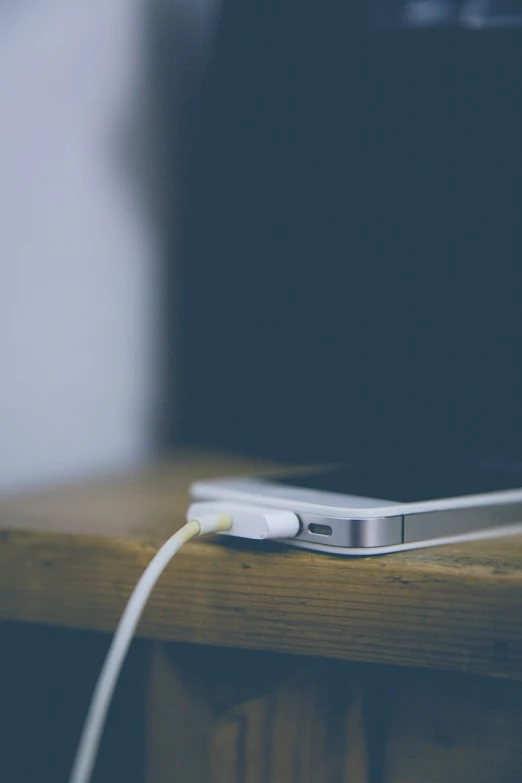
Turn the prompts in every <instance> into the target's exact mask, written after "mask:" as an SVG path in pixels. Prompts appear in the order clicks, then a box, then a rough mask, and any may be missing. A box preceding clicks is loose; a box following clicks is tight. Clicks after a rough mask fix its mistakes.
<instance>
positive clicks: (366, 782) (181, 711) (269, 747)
mask: <svg viewBox="0 0 522 783" xmlns="http://www.w3.org/2000/svg"><path fill="white" fill-rule="evenodd" d="M154 660H155V663H154V667H153V678H152V681H151V690H150V700H149V715H150V721H149V749H150V753H149V756H148V762H149V763H148V768H147V769H148V777H147V783H174V781H177V780H183V781H187V783H315V781H321V783H419V781H422V782H423V783H491V781H495V783H519V781H520V780H522V746H521V743H520V736H521V731H522V683H508V682H505V681H501V680H490V679H484V678H477V677H470V676H468V675H455V674H450V673H445V672H431V671H414V670H406V669H397V668H392V667H375V666H369V665H361V664H359V665H357V664H348V663H345V662H327V661H318V660H311V659H307V658H296V657H293V656H281V655H273V654H268V653H251V652H247V651H227V650H217V651H216V650H212V649H208V648H203V647H202V648H199V649H197V648H193V647H190V648H188V649H183V647H173V646H171V645H163V644H162V645H157V647H156V651H155V658H154Z"/></svg>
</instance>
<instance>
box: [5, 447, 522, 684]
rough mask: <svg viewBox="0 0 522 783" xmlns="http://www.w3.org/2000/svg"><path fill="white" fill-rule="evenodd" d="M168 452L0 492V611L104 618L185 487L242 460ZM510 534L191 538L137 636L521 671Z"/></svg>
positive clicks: (519, 558)
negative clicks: (353, 544) (379, 543)
mask: <svg viewBox="0 0 522 783" xmlns="http://www.w3.org/2000/svg"><path fill="white" fill-rule="evenodd" d="M251 469H252V466H251V465H246V464H245V463H242V462H240V461H239V462H238V461H236V462H234V461H231V460H229V461H227V460H226V459H224V458H220V459H217V460H216V459H215V458H201V457H197V456H194V457H185V456H183V457H180V458H179V459H177V461H175V462H174V463H172V464H171V465H170V466H164V467H162V468H158V469H156V470H151V471H149V472H145V473H143V474H141V475H139V476H137V477H126V478H125V477H124V478H121V479H119V480H112V481H105V482H94V483H92V484H91V485H87V486H85V485H80V486H78V487H72V488H68V489H65V490H54V491H48V492H44V493H36V494H34V495H31V496H27V497H25V498H13V499H5V500H3V501H1V502H0V527H1V528H3V530H2V531H1V533H0V617H1V618H7V619H19V620H24V621H29V622H44V623H52V624H55V625H63V626H67V627H76V628H93V629H98V630H105V631H111V630H113V629H114V627H115V625H116V622H117V620H118V618H119V615H120V613H121V611H122V609H123V606H124V603H125V601H126V599H127V598H128V596H129V594H130V592H131V590H132V588H133V586H134V584H135V583H136V581H137V579H138V578H139V575H140V573H141V572H142V571H143V569H144V568H145V566H146V564H147V562H148V561H149V560H150V558H151V557H152V555H153V553H154V551H155V550H156V548H157V546H158V545H159V543H160V542H161V541H162V540H163V539H164V538H166V537H167V536H168V535H169V534H170V533H171V532H172V531H173V530H175V529H176V528H177V527H179V526H180V525H181V524H182V522H183V516H184V512H185V508H186V503H187V500H186V489H187V484H188V483H189V481H190V480H192V479H193V478H196V477H198V476H205V475H211V474H212V473H214V474H216V473H223V474H226V473H229V472H239V471H240V470H243V471H246V470H251ZM521 608H522V537H516V536H515V537H512V538H507V539H502V540H497V541H487V542H475V543H469V544H465V545H464V544H461V545H457V546H451V547H441V548H438V549H426V550H419V551H416V552H409V553H402V554H397V555H389V556H386V557H380V558H367V559H354V560H348V559H345V558H335V557H329V556H325V555H319V554H315V553H309V552H304V551H298V550H294V549H290V548H283V547H280V546H277V545H270V544H266V545H265V544H259V543H255V542H238V541H234V540H232V539H227V540H224V539H222V538H221V539H218V538H216V539H213V540H211V539H207V540H204V541H197V542H194V543H190V544H189V545H187V547H186V548H185V549H184V550H183V551H182V552H181V553H180V554H179V555H178V556H177V558H176V560H175V562H174V563H173V564H172V565H171V566H170V567H169V568H168V570H167V572H166V573H165V574H164V576H163V577H162V579H161V580H160V582H159V584H158V585H157V587H156V590H155V592H154V594H153V596H152V598H151V601H150V604H149V606H148V607H147V610H146V612H145V615H144V618H143V622H142V624H141V627H140V633H141V634H142V635H145V636H148V637H151V638H156V639H163V640H173V641H183V642H196V643H203V644H212V645H222V646H236V647H244V648H251V649H264V650H273V651H279V652H292V653H299V654H302V655H315V656H325V657H330V658H339V659H347V660H353V661H370V662H380V663H394V664H401V665H412V666H420V667H429V668H442V669H453V670H456V671H463V672H473V673H477V674H486V675H493V676H500V677H509V678H521V677H522V622H521Z"/></svg>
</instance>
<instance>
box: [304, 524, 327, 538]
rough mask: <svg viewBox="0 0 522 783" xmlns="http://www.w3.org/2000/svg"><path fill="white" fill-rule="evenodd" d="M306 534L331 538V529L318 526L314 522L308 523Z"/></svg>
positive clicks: (325, 526)
mask: <svg viewBox="0 0 522 783" xmlns="http://www.w3.org/2000/svg"><path fill="white" fill-rule="evenodd" d="M308 532H309V533H313V534H314V535H315V536H331V535H332V528H331V527H330V525H318V524H316V523H315V522H310V524H309V525H308Z"/></svg>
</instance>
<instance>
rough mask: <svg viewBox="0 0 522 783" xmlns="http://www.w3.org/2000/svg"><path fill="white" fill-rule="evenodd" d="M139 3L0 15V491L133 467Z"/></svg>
mask: <svg viewBox="0 0 522 783" xmlns="http://www.w3.org/2000/svg"><path fill="white" fill-rule="evenodd" d="M141 14H142V10H141V3H140V0H74V2H71V0H39V2H37V1H29V0H24V2H20V3H5V2H4V3H3V4H0V489H3V490H5V489H10V488H13V487H17V486H19V485H21V484H32V483H35V482H37V483H41V482H45V481H48V480H53V481H54V480H56V479H62V478H64V477H68V476H77V475H80V474H86V473H93V472H95V473H97V472H100V471H103V470H107V469H121V468H125V467H128V466H129V465H133V464H135V463H137V462H140V461H141V460H143V459H144V458H146V456H147V453H148V448H149V446H148V442H149V433H148V423H149V418H150V414H151V411H152V409H153V405H154V394H155V369H154V362H153V351H152V341H153V331H154V291H155V286H156V281H155V263H154V256H155V251H154V237H153V235H152V231H151V228H150V226H149V225H148V222H147V219H146V218H145V213H144V210H143V209H142V208H141V206H140V203H139V197H138V192H137V190H135V189H133V188H132V187H131V183H132V176H129V177H126V175H125V171H123V169H122V161H121V159H119V157H118V144H119V142H118V139H119V133H120V131H121V129H122V128H123V129H124V130H125V131H129V130H132V129H131V128H129V123H131V122H132V118H133V116H136V115H135V114H134V115H133V105H134V104H135V103H136V100H137V98H139V89H140V74H141V66H142V52H141V43H140V40H141V36H140V20H141Z"/></svg>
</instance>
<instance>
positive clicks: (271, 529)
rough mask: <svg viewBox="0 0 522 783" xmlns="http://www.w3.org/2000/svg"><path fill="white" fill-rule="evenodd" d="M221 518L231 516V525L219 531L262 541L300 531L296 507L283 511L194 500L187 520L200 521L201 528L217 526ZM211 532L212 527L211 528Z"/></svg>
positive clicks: (289, 535)
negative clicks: (295, 512)
mask: <svg viewBox="0 0 522 783" xmlns="http://www.w3.org/2000/svg"><path fill="white" fill-rule="evenodd" d="M219 518H223V519H229V520H230V525H229V526H228V527H223V528H222V529H221V530H220V531H219V532H220V533H223V534H225V535H229V536H237V537H238V538H251V539H255V540H257V541H262V540H263V539H267V538H294V536H296V535H297V534H298V533H299V527H300V523H299V518H298V516H297V515H296V514H294V512H293V511H281V510H280V509H276V508H275V509H274V508H263V507H261V506H247V505H243V504H241V503H229V502H226V503H222V502H219V501H210V502H201V503H193V504H192V506H190V508H189V510H188V512H187V520H191V521H194V522H198V523H199V525H200V527H201V532H203V530H204V529H206V527H207V526H208V527H209V528H210V529H211V530H212V531H215V530H216V521H217V520H218V519H219ZM209 532H210V531H209Z"/></svg>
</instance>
